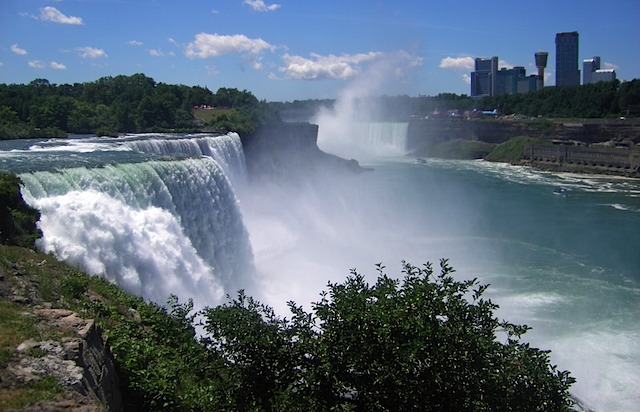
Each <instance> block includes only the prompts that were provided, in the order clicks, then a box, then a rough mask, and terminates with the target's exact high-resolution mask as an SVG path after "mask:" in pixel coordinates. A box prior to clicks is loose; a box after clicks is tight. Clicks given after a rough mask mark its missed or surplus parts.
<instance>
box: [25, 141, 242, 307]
mask: <svg viewBox="0 0 640 412" xmlns="http://www.w3.org/2000/svg"><path fill="white" fill-rule="evenodd" d="M218 138H219V137H215V138H213V137H212V138H209V137H198V138H187V139H161V138H158V139H146V142H147V143H148V144H146V143H145V141H136V140H132V141H129V142H126V143H125V144H126V145H130V146H131V147H134V146H137V148H136V150H140V151H147V152H152V151H153V153H156V154H158V153H162V154H175V153H190V154H194V153H192V152H189V150H193V148H194V147H199V148H200V150H201V151H202V152H203V153H202V154H201V156H202V157H198V158H186V159H183V160H171V161H159V160H151V161H143V162H136V163H116V164H110V165H106V166H102V167H92V168H89V167H72V168H65V169H62V170H59V171H38V172H32V173H22V174H20V175H19V176H20V178H21V180H22V182H23V185H24V186H23V188H22V193H23V197H24V198H25V200H26V201H27V203H29V204H30V205H32V206H34V207H36V208H37V209H39V210H40V212H41V222H40V227H41V230H42V231H43V235H44V236H43V238H42V239H40V240H39V245H38V246H39V247H40V248H41V249H42V250H43V251H45V252H50V253H53V254H55V255H56V256H58V257H59V258H60V259H62V260H64V261H66V262H68V263H69V264H71V265H73V266H76V267H79V268H81V269H84V270H86V271H87V272H89V273H91V274H95V275H100V276H103V277H106V278H108V279H109V280H111V281H114V282H115V283H117V284H119V285H121V286H123V287H124V288H125V289H127V290H128V291H130V292H132V293H135V294H138V295H142V296H144V297H145V298H148V299H151V300H154V301H156V302H159V303H163V302H165V301H166V299H167V297H168V296H169V295H170V294H177V295H178V296H180V297H184V298H185V299H186V298H188V297H193V298H194V301H195V302H196V306H204V305H216V304H218V303H220V302H222V300H223V298H224V296H225V294H235V292H236V291H237V289H239V288H240V287H242V288H245V289H249V288H248V287H247V284H250V282H251V279H252V278H253V274H254V267H253V253H252V250H251V244H250V242H249V236H248V232H247V230H246V228H245V225H244V222H243V218H242V214H241V212H240V208H239V204H238V200H237V198H236V195H235V192H234V187H233V185H232V179H230V178H229V177H228V176H227V173H226V170H230V171H231V172H232V173H235V174H236V175H235V177H234V179H241V178H243V173H245V172H244V168H245V165H244V158H240V155H242V149H241V146H239V148H238V146H237V145H236V142H237V143H239V139H237V136H222V139H218ZM168 140H170V141H168ZM215 140H221V142H220V144H219V145H217V146H216V145H215V144H213V143H212V142H213V141H215ZM142 143H145V144H146V147H142V146H145V144H142ZM236 150H240V152H239V154H238V152H237V151H236ZM225 151H226V152H225ZM205 153H206V154H205ZM210 156H211V157H210ZM242 156H243V155H242ZM216 159H221V160H220V161H221V162H222V163H224V164H225V165H224V166H223V165H221V164H220V163H218V161H217V160H216ZM225 168H226V170H225Z"/></svg>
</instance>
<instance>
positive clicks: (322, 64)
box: [278, 52, 383, 80]
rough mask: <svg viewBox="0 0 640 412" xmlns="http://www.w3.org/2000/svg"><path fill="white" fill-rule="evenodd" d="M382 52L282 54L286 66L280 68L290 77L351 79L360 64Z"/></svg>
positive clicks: (377, 56) (358, 69)
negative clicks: (309, 56)
mask: <svg viewBox="0 0 640 412" xmlns="http://www.w3.org/2000/svg"><path fill="white" fill-rule="evenodd" d="M382 55H383V53H381V52H368V53H358V54H351V55H350V54H342V55H340V56H336V55H333V54H330V55H328V56H322V55H319V54H316V53H311V58H306V57H302V56H292V55H289V54H285V55H284V56H282V60H283V61H284V66H283V67H281V68H280V69H278V70H279V71H280V72H282V73H284V75H285V77H286V78H288V79H301V80H317V79H342V80H345V79H349V78H352V77H353V76H355V75H356V74H357V73H358V72H359V71H360V66H359V65H360V64H362V63H365V62H370V61H372V60H375V59H377V58H379V57H380V56H382Z"/></svg>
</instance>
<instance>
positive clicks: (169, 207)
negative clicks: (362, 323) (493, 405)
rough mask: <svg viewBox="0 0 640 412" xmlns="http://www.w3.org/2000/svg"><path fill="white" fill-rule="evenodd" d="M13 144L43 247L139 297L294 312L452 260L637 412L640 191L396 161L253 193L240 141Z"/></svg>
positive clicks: (4, 150)
mask: <svg viewBox="0 0 640 412" xmlns="http://www.w3.org/2000/svg"><path fill="white" fill-rule="evenodd" d="M394 133H395V128H394ZM149 140H152V142H149ZM3 145H4V146H2V147H0V169H4V170H14V171H17V172H19V173H20V174H21V176H22V177H23V180H24V181H25V188H24V190H23V193H24V194H25V195H26V196H27V198H28V199H29V201H30V202H32V204H34V205H36V206H37V207H39V208H40V209H41V211H42V212H43V223H42V229H43V232H44V238H43V239H42V240H41V243H40V244H41V246H42V247H43V248H44V249H45V250H47V251H50V252H52V253H55V254H56V255H58V256H59V257H60V258H62V259H65V260H68V261H69V262H70V263H72V264H74V265H75V266H82V267H85V268H88V269H91V270H93V272H95V273H96V274H99V275H102V276H105V277H107V278H109V279H112V280H113V281H116V282H118V283H121V284H123V285H124V286H125V287H128V288H129V289H130V290H133V291H135V292H136V293H140V294H143V295H145V296H147V297H149V298H154V299H157V300H161V301H162V300H163V296H164V295H165V294H167V293H168V292H169V291H172V292H175V293H179V294H181V295H183V296H182V297H183V298H186V297H189V296H190V295H193V296H195V297H196V304H197V305H199V306H202V305H213V304H217V303H219V302H220V301H221V300H222V299H223V296H224V294H225V293H231V294H233V293H234V290H232V289H234V288H239V287H244V288H245V289H247V291H248V292H249V293H251V294H252V295H253V296H255V297H257V298H258V299H260V300H261V301H263V302H264V303H267V304H270V305H272V306H274V307H275V308H276V309H277V310H278V311H283V312H284V311H285V306H286V302H287V301H288V300H295V301H297V302H298V303H299V304H302V305H305V306H308V305H310V302H312V301H315V300H316V299H317V298H318V295H319V292H320V291H321V290H323V289H325V287H326V284H327V282H328V281H341V280H343V279H344V278H345V277H346V276H347V275H348V273H349V269H351V268H356V269H357V270H358V271H360V272H362V273H363V274H366V275H368V276H370V277H371V279H372V280H373V279H374V277H375V275H376V272H375V270H374V265H375V264H376V263H378V262H382V263H383V264H385V265H386V266H387V272H388V273H389V274H390V275H393V274H397V273H398V270H399V268H400V262H401V260H407V261H409V262H411V263H413V264H418V265H419V264H421V263H424V262H426V261H432V262H437V261H438V260H439V259H440V258H448V259H450V262H451V264H452V266H453V267H454V268H455V269H456V270H457V276H459V277H460V278H470V277H478V278H479V280H480V281H481V282H483V283H489V284H490V285H491V286H490V288H489V289H488V292H487V293H488V294H489V295H490V297H491V298H492V299H494V301H495V302H496V303H498V304H499V305H500V307H501V308H500V310H499V316H501V317H503V318H505V319H507V320H509V321H512V322H517V323H526V324H528V325H529V326H532V327H533V330H532V331H530V332H529V333H528V334H526V335H525V339H526V340H529V341H530V342H531V343H532V344H533V345H535V346H537V347H540V348H543V349H550V350H551V351H552V360H553V362H554V363H556V364H557V365H558V367H559V368H560V369H563V370H564V369H568V370H570V371H572V374H573V376H574V377H576V378H577V380H578V382H577V383H576V384H575V386H574V388H573V391H572V392H573V393H574V394H575V396H577V397H578V398H579V399H580V400H581V401H582V402H583V403H584V404H585V405H586V406H587V407H589V408H592V409H594V410H597V411H627V410H639V409H640V394H639V392H638V388H640V372H639V371H640V345H639V344H638V342H640V322H639V321H638V319H639V315H640V253H638V252H639V250H640V181H639V180H630V179H621V178H615V177H598V176H578V175H566V174H564V175H563V174H551V173H544V172H537V171H533V170H531V169H527V168H522V167H513V166H508V165H502V164H495V163H487V162H482V161H445V160H428V161H427V162H426V163H417V162H415V161H414V159H411V158H407V157H394V158H383V159H376V160H366V159H365V160H361V163H362V164H363V165H365V166H370V167H371V168H373V170H372V171H370V172H367V173H362V174H358V175H351V174H349V175H341V176H336V175H333V174H332V175H322V174H319V173H313V174H312V173H310V172H308V171H301V172H304V173H305V177H306V178H307V179H305V182H304V183H300V181H299V180H298V181H296V182H286V181H281V180H280V181H273V182H272V183H268V182H265V181H264V180H262V181H261V184H260V185H252V184H251V183H250V182H249V181H247V179H246V176H245V167H244V166H245V165H244V158H243V156H242V152H241V146H240V145H239V140H238V138H237V136H226V137H219V138H218V137H214V136H201V135H194V136H169V135H147V136H130V137H128V138H125V139H88V140H87V139H78V140H77V141H73V142H67V141H52V142H34V141H29V142H25V141H20V142H11V143H6V142H4V143H3ZM167 158H171V159H173V160H171V161H169V162H166V159H167ZM96 168H98V169H96ZM35 170H39V171H40V172H34V171H35ZM556 189H564V191H563V192H562V193H559V194H558V193H556V192H557V190H556ZM247 249H250V250H247ZM251 259H253V262H249V263H246V261H247V260H251ZM178 261H179V263H178ZM243 262H244V263H243ZM187 275H188V276H187ZM285 314H286V313H285Z"/></svg>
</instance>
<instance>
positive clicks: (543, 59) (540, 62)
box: [535, 51, 549, 90]
mask: <svg viewBox="0 0 640 412" xmlns="http://www.w3.org/2000/svg"><path fill="white" fill-rule="evenodd" d="M535 56H536V67H537V68H538V90H541V89H542V88H543V87H544V69H545V67H547V58H548V57H549V53H547V52H543V51H541V52H537V53H536V54H535Z"/></svg>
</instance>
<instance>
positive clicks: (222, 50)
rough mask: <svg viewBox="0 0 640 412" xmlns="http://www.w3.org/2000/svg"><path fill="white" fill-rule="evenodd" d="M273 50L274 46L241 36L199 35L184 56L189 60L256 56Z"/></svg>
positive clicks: (260, 40)
mask: <svg viewBox="0 0 640 412" xmlns="http://www.w3.org/2000/svg"><path fill="white" fill-rule="evenodd" d="M275 49H276V46H273V45H271V44H269V43H267V42H266V41H264V40H262V39H250V38H248V37H247V36H245V35H243V34H235V35H231V36H225V35H219V34H208V33H200V34H196V36H195V39H194V41H193V42H191V43H189V44H188V45H187V49H186V51H185V54H186V56H187V57H190V58H196V57H197V58H200V59H206V58H209V57H218V56H222V55H225V54H234V53H238V54H247V55H250V56H257V55H258V54H260V53H261V52H262V51H264V50H271V51H273V50H275Z"/></svg>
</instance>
